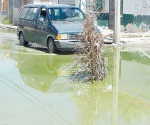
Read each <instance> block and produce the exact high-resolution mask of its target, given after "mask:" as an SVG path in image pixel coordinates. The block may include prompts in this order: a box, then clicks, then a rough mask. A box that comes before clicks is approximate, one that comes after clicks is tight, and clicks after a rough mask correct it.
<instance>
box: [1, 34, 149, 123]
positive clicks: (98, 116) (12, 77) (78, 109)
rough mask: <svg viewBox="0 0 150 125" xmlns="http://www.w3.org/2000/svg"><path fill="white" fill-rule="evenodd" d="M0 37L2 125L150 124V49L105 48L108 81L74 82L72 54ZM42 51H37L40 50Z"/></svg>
mask: <svg viewBox="0 0 150 125" xmlns="http://www.w3.org/2000/svg"><path fill="white" fill-rule="evenodd" d="M10 35H11V36H12V37H13V39H12V40H10V38H9V36H7V35H6V36H5V38H3V36H1V37H0V38H1V39H0V125H20V124H21V125H41V124H42V125H50V124H51V125H149V124H150V110H149V109H150V77H149V76H150V59H149V58H150V57H149V54H150V51H149V50H148V49H146V48H113V47H105V50H106V51H105V59H106V62H107V66H108V75H107V77H106V78H105V79H104V81H101V82H96V83H94V84H83V83H82V84H79V83H75V82H73V81H71V74H70V72H71V71H70V67H71V65H72V63H73V59H74V55H73V54H66V53H65V54H59V55H56V54H48V53H45V50H44V51H43V50H42V49H40V50H39V48H31V47H22V46H20V45H19V44H18V40H16V39H15V33H10ZM37 49H38V50H37Z"/></svg>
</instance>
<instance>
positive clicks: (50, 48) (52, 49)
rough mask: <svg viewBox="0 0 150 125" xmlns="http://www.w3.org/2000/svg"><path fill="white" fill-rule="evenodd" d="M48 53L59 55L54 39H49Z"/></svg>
mask: <svg viewBox="0 0 150 125" xmlns="http://www.w3.org/2000/svg"><path fill="white" fill-rule="evenodd" d="M48 52H49V53H57V52H58V49H57V47H56V45H55V43H54V40H53V39H52V38H49V39H48Z"/></svg>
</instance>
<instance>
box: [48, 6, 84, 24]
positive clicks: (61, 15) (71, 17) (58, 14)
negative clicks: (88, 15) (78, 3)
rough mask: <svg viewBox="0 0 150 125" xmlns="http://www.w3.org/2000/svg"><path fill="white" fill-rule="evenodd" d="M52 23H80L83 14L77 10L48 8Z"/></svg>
mask: <svg viewBox="0 0 150 125" xmlns="http://www.w3.org/2000/svg"><path fill="white" fill-rule="evenodd" d="M48 12H49V16H50V19H51V20H52V21H82V20H84V13H83V12H82V11H81V10H80V9H78V8H49V10H48Z"/></svg>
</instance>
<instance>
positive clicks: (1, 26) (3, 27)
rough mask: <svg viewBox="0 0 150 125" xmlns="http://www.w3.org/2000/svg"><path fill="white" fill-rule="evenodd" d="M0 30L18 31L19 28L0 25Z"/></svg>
mask: <svg viewBox="0 0 150 125" xmlns="http://www.w3.org/2000/svg"><path fill="white" fill-rule="evenodd" d="M0 28H1V29H9V30H15V31H17V26H12V25H5V24H0Z"/></svg>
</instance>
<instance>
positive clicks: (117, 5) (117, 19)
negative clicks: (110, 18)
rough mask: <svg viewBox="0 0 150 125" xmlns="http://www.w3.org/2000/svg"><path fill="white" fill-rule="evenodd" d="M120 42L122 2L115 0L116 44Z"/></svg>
mask: <svg viewBox="0 0 150 125" xmlns="http://www.w3.org/2000/svg"><path fill="white" fill-rule="evenodd" d="M119 42H120V0H115V26H114V43H116V44H118V43H119Z"/></svg>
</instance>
